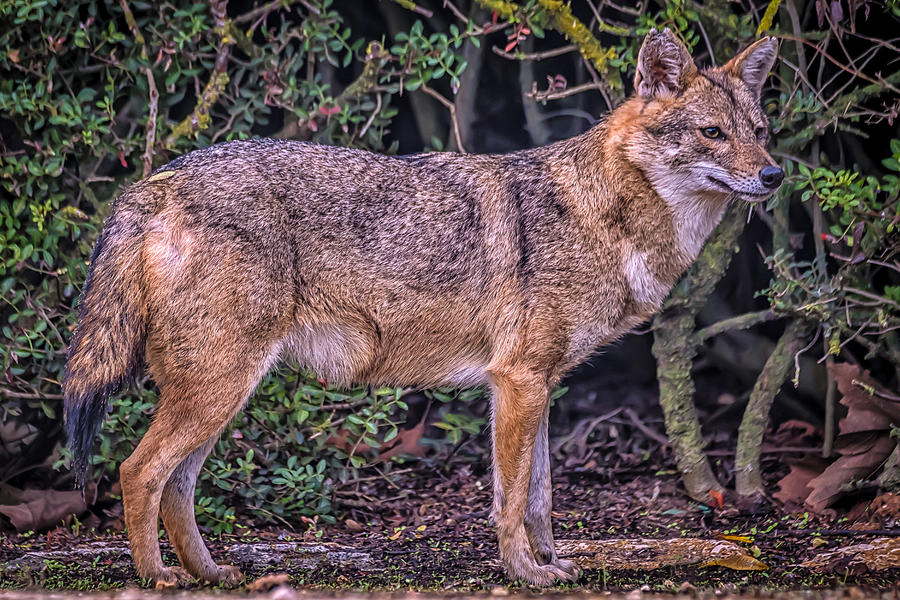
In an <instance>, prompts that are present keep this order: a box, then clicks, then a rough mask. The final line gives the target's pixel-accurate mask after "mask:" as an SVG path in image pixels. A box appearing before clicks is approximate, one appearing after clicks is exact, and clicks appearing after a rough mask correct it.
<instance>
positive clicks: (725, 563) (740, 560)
mask: <svg viewBox="0 0 900 600" xmlns="http://www.w3.org/2000/svg"><path fill="white" fill-rule="evenodd" d="M703 566H704V567H725V568H727V569H732V570H734V571H767V570H768V569H769V565H767V564H766V563H764V562H762V561H760V560H756V559H755V558H753V557H752V556H750V555H748V554H741V555H740V556H728V557H725V558H714V559H713V560H711V561H709V562H708V563H706V564H705V565H703Z"/></svg>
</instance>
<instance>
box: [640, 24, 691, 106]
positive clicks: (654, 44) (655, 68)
mask: <svg viewBox="0 0 900 600" xmlns="http://www.w3.org/2000/svg"><path fill="white" fill-rule="evenodd" d="M696 75H697V66H696V65H695V64H694V60H693V59H692V58H691V53H690V52H689V51H688V49H687V46H685V45H684V44H683V43H681V40H679V39H678V38H677V37H675V34H674V33H672V32H671V31H669V29H668V28H666V29H663V30H662V31H657V30H656V29H651V30H650V33H648V34H647V37H646V38H644V43H643V45H642V46H641V50H640V52H638V59H637V72H636V73H635V74H634V89H635V91H636V92H637V93H638V95H640V96H641V97H642V98H647V99H648V100H650V99H652V98H673V97H675V96H677V95H678V94H680V93H681V92H682V91H684V89H685V88H686V87H687V86H688V83H690V81H691V79H693V78H694V77H695V76H696Z"/></svg>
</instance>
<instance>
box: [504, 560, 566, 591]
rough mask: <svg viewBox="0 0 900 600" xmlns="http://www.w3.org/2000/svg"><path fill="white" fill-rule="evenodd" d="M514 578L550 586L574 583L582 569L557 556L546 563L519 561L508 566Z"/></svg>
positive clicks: (508, 570) (541, 585)
mask: <svg viewBox="0 0 900 600" xmlns="http://www.w3.org/2000/svg"><path fill="white" fill-rule="evenodd" d="M506 570H507V572H508V573H509V575H510V577H512V578H513V579H523V580H525V581H527V582H528V583H530V584H532V585H537V586H540V587H548V586H551V585H554V584H557V583H574V582H575V581H578V577H579V576H580V575H581V569H580V568H579V567H578V565H576V564H575V563H574V562H572V561H570V560H563V559H559V558H557V559H556V560H553V561H552V562H549V563H547V564H545V565H541V564H538V563H537V562H535V561H533V560H531V561H527V560H526V561H517V562H515V563H512V564H509V565H507V568H506Z"/></svg>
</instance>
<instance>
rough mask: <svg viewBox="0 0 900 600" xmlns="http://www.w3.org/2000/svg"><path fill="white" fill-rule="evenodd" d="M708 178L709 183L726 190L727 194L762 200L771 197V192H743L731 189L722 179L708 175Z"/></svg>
mask: <svg viewBox="0 0 900 600" xmlns="http://www.w3.org/2000/svg"><path fill="white" fill-rule="evenodd" d="M706 178H707V179H708V180H709V181H711V182H712V183H714V184H716V185H717V186H719V187H720V188H722V189H723V190H725V191H726V192H732V193H734V194H737V195H738V196H750V197H754V198H759V199H760V200H761V199H763V198H764V197H766V198H768V197H769V196H770V195H771V192H741V191H738V190H736V189H734V188H733V187H731V186H730V185H728V184H727V183H725V182H724V181H722V180H721V179H716V178H715V177H712V176H710V175H707V176H706Z"/></svg>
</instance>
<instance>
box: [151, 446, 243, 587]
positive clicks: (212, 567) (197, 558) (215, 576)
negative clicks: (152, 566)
mask: <svg viewBox="0 0 900 600" xmlns="http://www.w3.org/2000/svg"><path fill="white" fill-rule="evenodd" d="M217 439H218V434H217V435H215V436H213V437H212V438H210V440H209V441H207V442H206V443H205V444H203V445H202V446H200V447H199V448H197V449H196V450H194V451H193V452H192V453H191V454H190V455H188V457H187V458H186V459H184V460H183V461H182V462H181V464H180V465H178V467H177V468H176V469H175V471H173V472H172V475H170V476H169V480H168V482H166V486H165V487H164V488H163V493H162V501H161V503H160V514H161V515H162V520H163V525H165V528H166V532H167V533H168V534H169V540H170V541H171V542H172V546H173V547H174V548H175V554H176V555H178V560H179V562H181V564H182V565H183V566H184V568H185V569H187V571H188V572H189V573H190V574H191V575H193V576H195V577H197V578H198V579H202V580H203V581H208V582H210V583H225V584H235V583H238V582H239V581H241V579H243V575H242V574H241V572H240V570H239V569H238V568H237V567H233V566H229V565H217V564H216V563H215V561H213V559H212V556H211V555H210V553H209V550H208V549H207V547H206V544H204V543H203V538H201V537H200V531H199V529H197V521H196V518H195V516H194V488H195V487H196V483H197V474H198V473H199V472H200V469H201V467H202V466H203V462H204V461H205V460H206V457H207V456H208V455H209V452H210V450H212V448H213V446H215V444H216V440H217Z"/></svg>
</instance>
